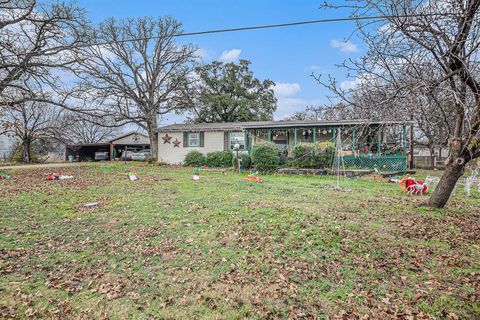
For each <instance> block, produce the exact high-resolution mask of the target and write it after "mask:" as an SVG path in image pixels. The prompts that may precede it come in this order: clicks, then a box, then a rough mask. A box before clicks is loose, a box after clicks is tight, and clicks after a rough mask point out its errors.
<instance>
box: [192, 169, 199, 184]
mask: <svg viewBox="0 0 480 320" xmlns="http://www.w3.org/2000/svg"><path fill="white" fill-rule="evenodd" d="M192 179H193V180H195V181H197V180H200V169H199V168H195V170H193V177H192Z"/></svg>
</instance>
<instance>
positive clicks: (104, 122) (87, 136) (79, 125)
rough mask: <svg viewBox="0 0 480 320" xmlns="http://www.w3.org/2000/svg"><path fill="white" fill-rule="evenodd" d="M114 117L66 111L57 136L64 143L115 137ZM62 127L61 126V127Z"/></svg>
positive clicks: (95, 140) (97, 140) (95, 141)
mask: <svg viewBox="0 0 480 320" xmlns="http://www.w3.org/2000/svg"><path fill="white" fill-rule="evenodd" d="M112 122H113V119H110V118H103V119H99V118H97V117H92V116H88V115H83V114H79V113H75V112H66V113H65V114H64V116H63V117H62V119H61V128H62V129H61V130H59V132H58V134H57V137H58V138H59V139H60V140H62V141H63V142H64V143H70V144H72V143H97V142H102V141H108V140H109V139H111V138H113V136H114V135H115V133H116V128H112V127H111V123H112ZM59 129H60V128H59Z"/></svg>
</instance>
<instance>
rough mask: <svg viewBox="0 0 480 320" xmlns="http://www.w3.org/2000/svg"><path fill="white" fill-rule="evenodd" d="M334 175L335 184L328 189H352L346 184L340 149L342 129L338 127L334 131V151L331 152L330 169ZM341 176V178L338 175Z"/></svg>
mask: <svg viewBox="0 0 480 320" xmlns="http://www.w3.org/2000/svg"><path fill="white" fill-rule="evenodd" d="M331 172H332V173H333V174H334V175H335V177H336V181H335V185H334V186H333V187H331V188H329V189H331V190H334V191H344V192H350V191H352V190H351V189H350V188H348V186H347V179H348V178H347V172H346V170H345V161H344V159H343V150H342V130H341V129H338V130H337V132H336V139H335V151H334V154H333V163H332V171H331ZM340 176H342V178H341V177H340Z"/></svg>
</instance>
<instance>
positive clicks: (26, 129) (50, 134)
mask: <svg viewBox="0 0 480 320" xmlns="http://www.w3.org/2000/svg"><path fill="white" fill-rule="evenodd" d="M61 117H62V110H61V109H59V108H57V107H55V106H52V105H48V104H42V103H38V102H21V103H17V104H15V105H14V106H11V107H9V108H8V109H7V110H6V111H5V114H4V116H3V117H2V119H1V121H0V127H1V128H2V130H1V131H2V132H0V133H3V134H7V135H9V136H13V137H16V138H18V140H19V141H21V144H22V150H23V151H22V158H23V161H24V162H26V163H28V162H30V161H31V160H32V153H31V151H32V144H33V143H34V142H35V141H38V140H41V139H53V138H54V137H55V136H56V134H55V133H56V132H58V129H59V123H60V120H61Z"/></svg>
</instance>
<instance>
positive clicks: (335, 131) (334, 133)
mask: <svg viewBox="0 0 480 320" xmlns="http://www.w3.org/2000/svg"><path fill="white" fill-rule="evenodd" d="M336 141H337V128H333V143H336Z"/></svg>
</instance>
